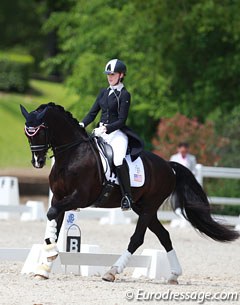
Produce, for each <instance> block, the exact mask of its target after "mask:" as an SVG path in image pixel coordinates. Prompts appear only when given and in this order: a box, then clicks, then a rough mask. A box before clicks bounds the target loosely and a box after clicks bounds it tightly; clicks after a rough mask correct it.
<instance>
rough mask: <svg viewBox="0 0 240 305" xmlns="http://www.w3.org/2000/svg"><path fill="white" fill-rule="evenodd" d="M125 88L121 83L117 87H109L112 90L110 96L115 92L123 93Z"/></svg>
mask: <svg viewBox="0 0 240 305" xmlns="http://www.w3.org/2000/svg"><path fill="white" fill-rule="evenodd" d="M123 87H124V85H123V83H119V84H117V85H115V86H109V89H110V91H109V95H110V94H112V93H113V91H114V90H117V91H121V90H122V88H123Z"/></svg>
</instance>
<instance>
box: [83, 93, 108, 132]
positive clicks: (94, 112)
mask: <svg viewBox="0 0 240 305" xmlns="http://www.w3.org/2000/svg"><path fill="white" fill-rule="evenodd" d="M102 95H103V90H101V92H100V93H99V95H98V96H97V99H96V101H95V103H94V104H93V106H92V108H91V109H90V111H89V113H88V114H87V115H86V116H85V118H84V119H83V120H82V123H83V124H84V127H86V126H87V125H89V124H90V123H92V121H94V120H95V118H96V116H97V114H98V112H99V111H100V109H101V107H100V105H99V100H100V99H101V97H102Z"/></svg>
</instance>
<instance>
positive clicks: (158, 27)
mask: <svg viewBox="0 0 240 305" xmlns="http://www.w3.org/2000/svg"><path fill="white" fill-rule="evenodd" d="M68 3H69V6H68V9H67V10H65V11H61V12H53V13H52V14H51V16H50V18H49V19H48V21H47V23H46V24H45V27H44V28H45V31H56V32H57V35H58V46H59V54H58V56H57V57H54V58H52V59H51V60H48V61H46V62H45V65H46V66H47V67H51V66H56V67H58V68H59V69H61V71H62V73H64V75H65V78H66V79H67V83H68V85H69V86H70V87H71V88H72V90H74V91H75V92H76V93H78V94H79V96H80V102H79V104H78V105H77V106H76V109H75V110H74V111H75V112H76V113H78V114H79V116H80V117H81V116H83V115H84V114H85V111H86V109H89V107H90V105H91V104H92V102H93V100H94V98H95V96H96V94H97V92H98V90H99V87H102V86H105V85H106V82H105V80H104V78H102V76H101V73H102V69H103V67H104V65H105V63H106V62H107V61H108V60H109V59H110V58H114V57H118V58H121V59H122V60H123V61H125V62H126V64H127V65H128V73H127V77H126V82H125V84H126V86H127V88H128V89H129V91H130V92H131V93H132V98H133V99H132V101H133V103H132V108H131V109H132V111H131V114H130V118H129V123H130V124H131V125H132V126H133V127H134V128H135V129H136V130H138V131H139V132H140V133H141V136H142V137H143V138H144V139H145V140H146V141H147V142H150V138H151V135H152V134H153V132H154V129H155V126H156V122H157V120H158V119H159V118H161V117H170V116H172V115H174V114H175V113H176V112H177V111H178V112H180V113H183V114H185V115H187V116H188V117H194V116H196V117H198V118H199V119H200V120H201V121H204V120H205V119H206V118H208V117H216V116H217V115H222V114H224V113H226V112H229V111H231V109H232V108H234V107H235V105H236V104H237V103H238V100H239V98H240V89H239V87H238V86H237V84H238V79H239V76H240V75H239V73H240V72H239V71H240V66H239V65H240V60H239V59H240V58H239V56H240V55H239V54H240V53H239V49H240V27H239V24H240V15H239V13H238V12H239V6H240V3H239V1H234V0H223V1H221V2H220V1H218V0H199V1H196V0H180V1H177V2H176V1H175V0H169V1H164V0H160V1H159V0H150V1H143V0H132V1H121V3H119V2H114V3H113V2H112V1H110V0H105V1H103V0H92V1H88V2H87V1H83V0H75V1H69V2H68Z"/></svg>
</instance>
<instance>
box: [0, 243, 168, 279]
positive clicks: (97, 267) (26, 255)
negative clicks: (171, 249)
mask: <svg viewBox="0 0 240 305" xmlns="http://www.w3.org/2000/svg"><path fill="white" fill-rule="evenodd" d="M93 248H95V250H97V249H99V246H97V245H87V244H86V245H82V249H83V250H84V251H86V250H87V249H89V250H90V251H93ZM41 255H42V244H34V245H33V246H32V249H0V260H1V261H25V263H24V265H23V268H22V270H21V273H22V274H31V273H35V270H36V268H37V266H38V264H39V262H40V261H41ZM119 257H120V254H102V253H83V252H81V253H71V252H59V257H58V258H57V259H56V260H55V261H54V264H53V269H52V273H55V274H57V273H58V274H59V273H65V274H66V273H74V274H78V275H81V276H92V275H95V276H102V275H103V274H104V273H105V272H106V271H107V269H108V268H109V267H110V266H111V265H112V264H114V263H115V262H116V260H117V259H118V258H119ZM71 266H75V267H78V272H76V269H75V272H71V269H70V267H71ZM128 267H132V268H135V270H134V272H133V275H132V276H133V277H134V278H139V277H140V276H145V277H148V278H150V279H168V278H169V276H170V274H171V272H170V267H169V263H168V260H167V255H166V253H165V251H163V250H155V249H144V250H143V252H142V254H141V255H133V256H132V257H131V258H130V260H129V262H128V265H127V268H128Z"/></svg>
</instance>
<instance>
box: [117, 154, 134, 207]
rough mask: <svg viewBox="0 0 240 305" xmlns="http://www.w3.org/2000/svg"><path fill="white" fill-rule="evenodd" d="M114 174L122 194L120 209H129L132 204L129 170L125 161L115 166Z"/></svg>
mask: <svg viewBox="0 0 240 305" xmlns="http://www.w3.org/2000/svg"><path fill="white" fill-rule="evenodd" d="M116 173H117V177H118V181H119V185H120V189H121V192H122V200H121V208H122V210H123V211H124V210H129V209H131V204H132V202H133V201H132V194H131V185H130V177H129V168H128V164H127V162H126V160H124V161H123V164H122V165H119V166H116Z"/></svg>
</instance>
